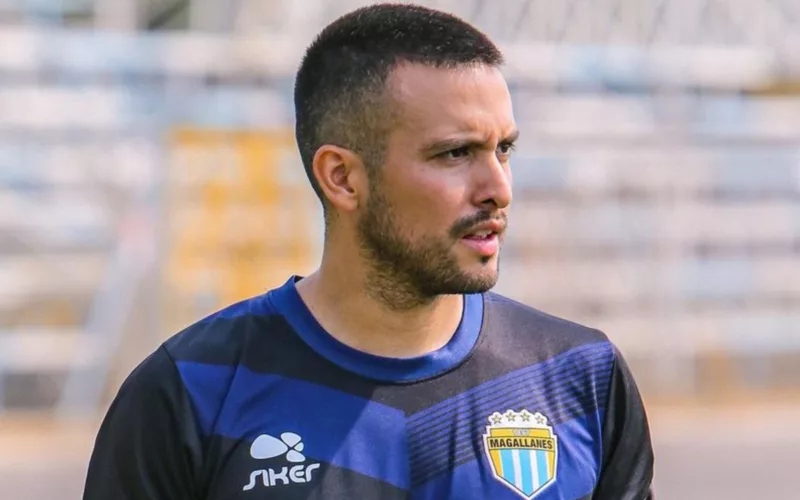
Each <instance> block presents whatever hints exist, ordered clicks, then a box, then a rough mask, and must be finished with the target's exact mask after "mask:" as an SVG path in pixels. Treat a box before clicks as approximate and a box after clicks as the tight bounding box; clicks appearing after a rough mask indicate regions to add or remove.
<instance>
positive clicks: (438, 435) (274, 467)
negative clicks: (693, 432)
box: [84, 277, 653, 500]
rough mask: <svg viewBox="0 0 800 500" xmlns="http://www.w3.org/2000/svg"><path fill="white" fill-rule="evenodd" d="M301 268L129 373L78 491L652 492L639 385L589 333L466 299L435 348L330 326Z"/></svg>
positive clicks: (193, 499) (626, 498) (330, 494)
mask: <svg viewBox="0 0 800 500" xmlns="http://www.w3.org/2000/svg"><path fill="white" fill-rule="evenodd" d="M297 279H298V278H296V277H293V278H292V279H290V280H289V281H287V283H286V284H285V285H283V286H282V287H280V288H277V289H275V290H271V291H270V292H268V293H266V294H264V295H261V296H258V297H255V298H252V299H249V300H246V301H243V302H241V303H238V304H235V305H233V306H231V307H229V308H227V309H224V310H222V311H220V312H218V313H216V314H214V315H212V316H210V317H208V318H205V319H203V320H201V321H199V322H198V323H196V324H194V325H192V326H190V327H189V328H187V329H186V330H184V331H183V332H181V333H179V334H177V335H176V336H174V337H172V338H170V339H169V340H167V341H166V342H165V343H164V344H163V345H162V346H160V347H159V348H158V349H157V350H156V351H155V352H154V353H153V354H151V355H150V356H149V357H148V358H147V359H146V360H145V361H144V362H143V363H142V364H141V365H139V366H138V367H137V368H136V369H135V370H134V371H133V372H132V373H131V375H130V376H129V377H128V378H127V380H126V381H125V383H124V384H123V385H122V387H121V389H120V391H119V393H118V395H117V397H116V398H115V400H114V402H113V404H112V406H111V408H110V410H109V411H108V414H107V416H106V418H105V420H104V422H103V424H102V426H101V429H100V431H99V434H98V437H97V441H96V444H95V449H94V453H93V456H92V459H91V463H90V466H89V473H88V478H87V482H86V488H85V494H84V499H85V500H112V499H114V500H116V499H128V500H144V499H148V500H150V499H152V500H156V499H157V500H229V499H243V500H268V499H270V500H271V499H281V500H290V499H291V500H295V499H297V500H299V499H381V500H393V499H414V500H446V499H459V500H463V499H491V500H504V499H508V500H512V499H520V498H524V499H533V498H536V499H540V500H556V499H559V500H579V499H581V500H588V499H602V500H644V499H646V498H649V497H650V483H651V480H652V475H653V453H652V449H651V444H650V436H649V431H648V424H647V419H646V416H645V412H644V409H643V407H642V403H641V400H640V396H639V393H638V391H637V388H636V385H635V383H634V381H633V379H632V377H631V374H630V373H629V370H628V368H627V367H626V364H625V362H624V360H623V358H622V357H621V356H620V354H619V352H618V351H617V350H616V349H615V347H614V346H613V345H612V344H611V343H610V342H609V340H608V339H607V338H606V337H605V336H604V335H603V334H602V333H601V332H598V331H596V330H592V329H589V328H586V327H583V326H580V325H577V324H574V323H571V322H568V321H565V320H561V319H558V318H554V317H552V316H549V315H546V314H544V313H541V312H539V311H537V310H535V309H532V308H529V307H527V306H524V305H522V304H519V303H517V302H514V301H512V300H510V299H507V298H504V297H502V296H500V295H497V294H494V293H486V294H476V295H467V296H465V297H464V312H463V317H462V320H461V324H460V326H459V328H458V330H457V331H456V333H455V335H454V336H453V337H452V339H451V340H450V342H449V343H448V344H447V345H446V346H444V347H443V348H441V349H440V350H438V351H435V352H433V353H430V354H427V355H425V356H421V357H418V358H408V359H390V358H382V357H378V356H373V355H369V354H366V353H363V352H360V351H357V350H354V349H352V348H350V347H348V346H346V345H344V344H342V343H340V342H338V341H337V340H336V339H334V338H333V337H332V336H331V335H329V334H328V333H327V332H326V331H325V330H324V329H323V328H322V327H321V326H320V325H319V323H317V321H316V320H315V318H314V317H313V316H312V314H311V313H310V311H309V310H308V309H307V308H306V306H305V304H304V302H303V301H302V299H301V298H300V295H299V294H298V293H297V290H296V289H295V283H296V280H297Z"/></svg>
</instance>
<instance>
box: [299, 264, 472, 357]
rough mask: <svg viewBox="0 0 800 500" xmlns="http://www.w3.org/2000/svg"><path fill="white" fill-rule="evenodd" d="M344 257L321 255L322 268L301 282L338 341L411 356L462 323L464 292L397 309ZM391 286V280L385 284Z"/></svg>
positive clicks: (435, 346)
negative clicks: (343, 258)
mask: <svg viewBox="0 0 800 500" xmlns="http://www.w3.org/2000/svg"><path fill="white" fill-rule="evenodd" d="M341 262H342V261H341V260H333V259H326V258H325V257H323V259H322V265H321V266H320V268H319V269H318V270H317V271H316V272H314V273H313V274H311V275H309V276H308V277H306V278H304V279H303V280H301V281H300V282H299V283H298V284H297V291H298V293H299V294H300V296H301V297H302V298H303V301H304V302H305V303H306V306H307V307H308V308H309V310H310V311H311V313H312V314H313V315H314V316H315V318H316V319H317V321H318V322H319V323H320V324H321V325H322V327H323V328H325V330H326V331H328V333H330V334H331V335H332V336H333V337H334V338H336V339H337V340H339V341H340V342H342V343H344V344H346V345H348V346H350V347H352V348H354V349H358V350H360V351H363V352H367V353H369V354H374V355H377V356H384V357H392V358H409V357H415V356H421V355H424V354H427V353H430V352H432V351H435V350H437V349H439V348H441V347H443V346H444V345H446V344H447V342H448V341H449V340H450V339H451V338H452V336H453V334H454V333H455V331H456V329H457V328H458V325H459V323H460V321H461V315H462V312H463V307H464V301H463V297H462V296H460V295H442V296H439V297H436V298H434V299H432V300H428V301H420V302H419V303H418V304H416V305H414V306H413V307H403V308H402V309H397V308H393V307H391V306H390V305H388V304H387V303H386V301H385V300H381V297H379V296H376V294H375V293H370V290H371V287H370V283H369V281H368V280H369V278H368V274H366V273H365V274H359V273H358V272H354V269H361V268H360V267H359V266H346V265H342V264H341ZM384 285H387V284H384Z"/></svg>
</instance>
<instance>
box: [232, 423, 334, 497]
mask: <svg viewBox="0 0 800 500" xmlns="http://www.w3.org/2000/svg"><path fill="white" fill-rule="evenodd" d="M304 448H305V445H304V444H303V438H301V437H300V436H298V435H297V434H295V433H293V432H284V433H283V434H281V437H280V439H278V438H276V437H273V436H270V435H269V434H262V435H260V436H258V437H257V438H256V440H255V441H253V444H252V445H250V456H251V457H253V458H254V459H256V460H268V459H271V458H278V457H281V456H283V457H284V458H285V459H286V461H287V462H289V463H290V464H295V465H290V466H283V467H281V468H280V469H273V468H269V469H260V470H255V471H253V472H252V473H251V474H250V482H249V483H247V485H246V486H245V487H244V488H242V490H243V491H250V490H252V489H253V488H255V487H256V486H258V485H259V484H262V485H264V486H265V487H267V488H271V487H274V486H286V485H289V484H297V483H307V482H309V481H311V476H312V472H314V471H315V470H317V469H319V464H306V463H305V461H306V457H305V455H303V449H304Z"/></svg>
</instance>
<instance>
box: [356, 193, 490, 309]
mask: <svg viewBox="0 0 800 500" xmlns="http://www.w3.org/2000/svg"><path fill="white" fill-rule="evenodd" d="M491 218H492V216H491V214H487V213H479V214H478V215H476V216H473V217H469V218H466V219H462V220H460V221H458V223H456V224H455V225H454V226H453V228H452V229H451V231H450V236H451V238H449V239H447V238H442V239H436V240H433V239H431V240H428V241H425V242H421V243H419V244H414V243H412V242H410V241H408V240H407V239H406V238H404V237H403V236H402V234H401V232H400V228H399V227H398V224H397V222H396V219H395V217H394V216H393V213H392V208H391V206H390V204H389V203H388V201H387V200H386V198H385V197H384V196H383V195H382V193H381V192H380V190H379V188H378V187H376V188H375V189H374V190H373V192H372V193H371V194H370V198H369V205H368V207H367V210H366V212H365V213H364V215H363V216H362V217H361V219H360V220H359V223H358V235H359V240H360V246H361V248H360V250H361V254H362V257H363V258H364V259H365V260H366V261H367V262H368V263H369V265H370V270H369V273H368V275H367V279H368V285H367V292H368V293H369V294H370V296H372V297H374V298H376V299H378V300H380V301H381V302H383V303H384V304H385V305H386V306H388V307H389V308H391V309H393V310H409V309H412V308H415V307H419V306H422V305H426V304H430V303H431V302H433V301H434V300H435V299H436V297H437V296H439V295H456V294H471V293H483V292H486V291H488V290H490V289H491V288H492V287H493V286H494V285H495V284H496V282H497V274H496V273H495V274H493V275H491V276H470V275H468V274H466V273H464V272H463V271H462V270H461V269H460V268H459V265H458V261H457V260H456V257H455V256H454V255H453V254H452V251H451V249H452V246H451V241H456V240H457V238H459V237H460V235H462V234H463V232H464V231H465V230H468V229H469V228H470V227H472V226H474V225H475V224H477V223H480V222H483V221H485V220H489V219H491ZM489 260H490V258H485V259H484V260H483V263H484V264H485V263H487V262H488V261H489Z"/></svg>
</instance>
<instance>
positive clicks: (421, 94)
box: [358, 64, 517, 300]
mask: <svg viewBox="0 0 800 500" xmlns="http://www.w3.org/2000/svg"><path fill="white" fill-rule="evenodd" d="M388 89H389V91H388V93H389V96H390V97H389V99H390V100H391V103H392V104H391V106H392V114H393V115H394V122H393V123H392V127H391V131H390V133H389V136H388V138H387V149H386V154H385V157H384V162H383V165H381V166H380V167H378V168H376V169H375V170H376V174H375V175H374V176H373V179H372V180H371V189H370V193H369V198H368V202H367V204H366V207H365V209H364V211H363V213H361V214H360V218H359V221H358V230H359V237H360V240H361V241H360V242H361V247H362V250H363V252H364V253H365V255H366V257H367V258H368V259H369V260H370V261H371V262H372V264H373V267H374V270H373V276H372V277H373V280H375V281H378V282H381V281H383V280H385V283H386V286H394V287H397V286H400V287H403V288H405V291H406V292H408V293H411V294H414V295H416V299H418V300H419V299H421V300H426V299H430V298H433V297H435V296H436V295H442V294H459V293H478V292H484V291H486V290H488V289H490V288H492V287H493V286H494V285H495V283H496V282H497V276H498V258H499V248H500V243H501V241H502V237H503V232H504V230H505V226H506V216H507V211H508V207H509V205H510V203H511V171H510V169H509V163H508V157H509V154H510V152H511V149H512V148H511V146H512V144H513V142H514V140H515V139H516V134H517V132H516V125H515V123H514V117H513V113H512V106H511V97H510V95H509V92H508V87H507V85H506V82H505V80H504V79H503V77H502V75H501V73H500V72H499V70H497V69H496V68H491V67H486V66H470V67H462V68H457V69H437V68H431V67H428V66H424V65H419V64H403V65H400V66H399V67H398V68H396V69H395V70H394V71H393V73H392V75H391V76H390V78H389V82H388Z"/></svg>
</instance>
